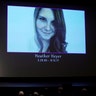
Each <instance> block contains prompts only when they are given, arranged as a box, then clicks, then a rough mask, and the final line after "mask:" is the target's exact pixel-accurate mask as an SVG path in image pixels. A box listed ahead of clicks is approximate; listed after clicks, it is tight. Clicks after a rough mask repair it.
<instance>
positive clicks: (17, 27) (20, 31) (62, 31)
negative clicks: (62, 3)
mask: <svg viewBox="0 0 96 96" xmlns="http://www.w3.org/2000/svg"><path fill="white" fill-rule="evenodd" d="M85 31H86V29H85V11H84V10H69V9H59V8H58V9H56V8H43V7H28V6H25V7H24V6H7V52H15V53H17V52H20V53H38V52H40V53H46V52H47V53H51V52H54V53H55V52H56V53H59V52H60V53H64V54H86V32H85Z"/></svg>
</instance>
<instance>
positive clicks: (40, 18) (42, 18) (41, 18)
mask: <svg viewBox="0 0 96 96" xmlns="http://www.w3.org/2000/svg"><path fill="white" fill-rule="evenodd" d="M38 19H39V20H41V21H46V19H45V18H44V17H39V18H38Z"/></svg>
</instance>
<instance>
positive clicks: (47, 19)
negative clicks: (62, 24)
mask: <svg viewBox="0 0 96 96" xmlns="http://www.w3.org/2000/svg"><path fill="white" fill-rule="evenodd" d="M54 22H55V18H54V14H53V11H52V10H51V9H49V8H42V9H41V10H40V12H39V15H38V17H37V21H36V28H37V31H38V33H39V36H40V37H41V39H43V40H50V39H51V37H53V36H54V34H55V28H54Z"/></svg>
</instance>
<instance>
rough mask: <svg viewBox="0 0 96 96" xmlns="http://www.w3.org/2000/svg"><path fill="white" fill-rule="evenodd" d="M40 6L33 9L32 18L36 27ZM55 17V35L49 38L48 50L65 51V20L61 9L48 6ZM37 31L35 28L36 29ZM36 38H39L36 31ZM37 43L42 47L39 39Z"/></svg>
mask: <svg viewBox="0 0 96 96" xmlns="http://www.w3.org/2000/svg"><path fill="white" fill-rule="evenodd" d="M41 9H42V8H39V7H36V8H35V11H34V19H35V28H36V20H37V18H38V15H39V12H40V10H41ZM50 9H51V10H52V11H53V13H54V17H55V22H54V27H55V31H56V32H55V35H54V36H53V37H52V38H51V40H50V46H49V50H50V52H64V53H67V51H66V47H67V43H66V41H65V40H66V25H65V20H64V15H63V11H62V9H53V8H50ZM36 31H37V29H36ZM37 39H38V40H39V36H38V33H37ZM39 43H40V44H41V48H42V43H41V41H40V40H39Z"/></svg>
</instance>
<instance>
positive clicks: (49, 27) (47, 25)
mask: <svg viewBox="0 0 96 96" xmlns="http://www.w3.org/2000/svg"><path fill="white" fill-rule="evenodd" d="M50 29H51V25H50V23H47V24H46V30H47V31H49V30H50Z"/></svg>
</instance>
